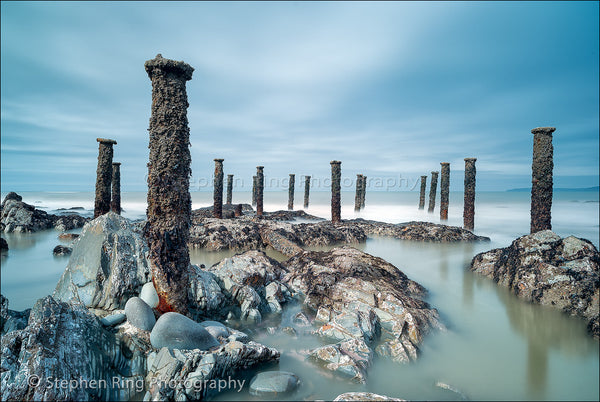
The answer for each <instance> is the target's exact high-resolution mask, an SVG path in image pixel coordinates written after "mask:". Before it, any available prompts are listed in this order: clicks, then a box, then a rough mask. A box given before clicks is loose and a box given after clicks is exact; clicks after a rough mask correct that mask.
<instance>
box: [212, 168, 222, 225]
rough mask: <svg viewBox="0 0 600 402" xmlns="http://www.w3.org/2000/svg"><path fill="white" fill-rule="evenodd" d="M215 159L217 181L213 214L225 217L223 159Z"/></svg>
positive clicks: (214, 188)
mask: <svg viewBox="0 0 600 402" xmlns="http://www.w3.org/2000/svg"><path fill="white" fill-rule="evenodd" d="M224 160H225V159H215V181H214V186H213V216H214V217H215V218H218V219H222V218H223V161H224Z"/></svg>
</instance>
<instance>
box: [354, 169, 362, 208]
mask: <svg viewBox="0 0 600 402" xmlns="http://www.w3.org/2000/svg"><path fill="white" fill-rule="evenodd" d="M361 191H362V174H357V175H356V194H355V195H354V211H360V206H361V204H362V193H361Z"/></svg>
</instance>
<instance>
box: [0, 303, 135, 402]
mask: <svg viewBox="0 0 600 402" xmlns="http://www.w3.org/2000/svg"><path fill="white" fill-rule="evenodd" d="M1 349H2V354H1V355H2V358H1V363H0V367H1V368H2V384H1V388H0V391H1V393H2V399H3V400H36V401H55V400H75V401H87V400H131V399H136V396H137V397H139V396H138V395H136V394H137V392H136V388H135V387H119V384H122V383H123V382H124V381H131V382H133V383H135V382H136V381H141V380H143V378H144V374H145V367H146V359H145V354H144V352H143V351H142V350H140V349H137V348H135V347H134V344H133V343H131V342H129V341H128V340H127V338H124V337H121V336H120V335H119V336H117V335H116V334H113V333H111V332H109V331H107V330H105V329H104V328H103V327H102V325H101V324H100V320H98V319H97V318H96V316H94V315H93V314H91V313H90V312H89V311H88V310H87V309H85V308H84V307H83V306H82V305H71V304H68V303H65V302H61V301H57V300H54V299H53V298H52V297H51V296H47V297H45V298H43V299H40V300H38V301H37V302H36V304H35V306H34V307H33V309H32V310H31V316H30V317H29V325H28V326H27V327H26V328H25V329H22V330H17V331H12V332H10V333H9V334H7V335H5V336H2V343H1ZM32 378H37V379H39V384H47V383H48V382H50V383H52V384H54V382H55V381H59V383H60V381H63V380H65V381H70V380H73V379H77V380H78V381H86V383H87V384H90V381H92V380H94V381H96V384H98V381H99V380H101V379H102V380H104V381H105V382H106V386H102V387H100V386H97V387H85V386H72V387H71V386H66V387H61V386H58V387H56V386H53V387H48V386H35V385H36V384H33V383H31V379H32ZM114 380H116V381H114ZM78 384H81V383H79V382H78ZM138 391H139V390H138Z"/></svg>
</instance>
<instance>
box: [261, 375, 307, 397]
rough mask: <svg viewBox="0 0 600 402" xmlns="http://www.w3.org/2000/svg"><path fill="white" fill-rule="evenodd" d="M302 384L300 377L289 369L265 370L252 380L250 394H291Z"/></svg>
mask: <svg viewBox="0 0 600 402" xmlns="http://www.w3.org/2000/svg"><path fill="white" fill-rule="evenodd" d="M299 385H300V378H298V376H297V375H296V374H294V373H290V372H287V371H263V372H262V373H258V374H257V375H255V376H254V377H253V378H252V380H251V381H250V395H254V396H258V397H271V398H272V397H276V396H283V395H286V394H290V393H291V392H293V391H295V390H296V389H297V388H298V386H299Z"/></svg>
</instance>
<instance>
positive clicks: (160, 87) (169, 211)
mask: <svg viewBox="0 0 600 402" xmlns="http://www.w3.org/2000/svg"><path fill="white" fill-rule="evenodd" d="M144 67H145V69H146V72H147V73H148V77H149V78H150V80H151V81H152V115H151V117H150V129H149V132H150V145H149V148H150V163H149V164H148V209H147V216H148V225H147V232H146V238H147V241H148V246H149V248H150V267H151V271H152V281H153V283H154V287H155V289H156V291H157V293H158V298H159V304H158V306H157V309H158V310H159V311H160V312H167V311H177V312H179V313H181V314H187V313H188V287H189V281H188V269H189V266H190V256H189V250H188V245H187V243H188V238H189V230H190V223H191V221H190V215H191V210H192V201H191V196H190V191H189V185H190V181H189V180H190V175H191V168H190V165H191V156H190V150H189V142H190V129H189V127H188V119H187V108H188V106H189V104H188V101H187V93H186V89H185V84H186V81H188V80H191V79H192V73H193V71H194V69H193V68H192V67H191V66H190V65H188V64H186V63H184V62H182V61H175V60H169V59H164V58H163V57H162V56H161V55H160V54H159V55H157V56H156V57H155V58H154V59H152V60H148V61H146V63H145V64H144Z"/></svg>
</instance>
